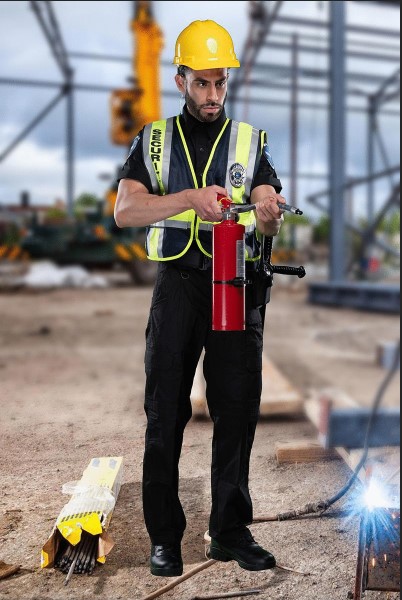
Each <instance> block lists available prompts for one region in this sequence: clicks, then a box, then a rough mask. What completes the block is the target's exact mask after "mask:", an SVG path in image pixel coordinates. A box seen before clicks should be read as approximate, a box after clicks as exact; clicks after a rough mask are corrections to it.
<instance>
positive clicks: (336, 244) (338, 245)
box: [329, 0, 346, 282]
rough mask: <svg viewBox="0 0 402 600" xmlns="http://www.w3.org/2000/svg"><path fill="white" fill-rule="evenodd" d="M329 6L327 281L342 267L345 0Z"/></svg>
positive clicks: (341, 274) (340, 273) (340, 274)
mask: <svg viewBox="0 0 402 600" xmlns="http://www.w3.org/2000/svg"><path fill="white" fill-rule="evenodd" d="M330 9H331V35H330V44H331V67H330V72H331V77H330V87H331V92H330V123H329V181H330V185H329V187H330V196H329V198H330V217H331V241H330V244H331V252H330V281H332V282H335V281H342V280H343V279H344V278H345V274H346V273H345V267H346V246H345V241H346V236H345V199H344V189H345V183H346V173H345V167H346V164H345V147H346V106H345V3H344V2H343V0H333V1H332V2H331V5H330Z"/></svg>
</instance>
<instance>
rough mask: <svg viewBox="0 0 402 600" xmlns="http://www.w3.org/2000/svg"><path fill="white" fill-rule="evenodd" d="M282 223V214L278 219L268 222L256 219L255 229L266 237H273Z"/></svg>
mask: <svg viewBox="0 0 402 600" xmlns="http://www.w3.org/2000/svg"><path fill="white" fill-rule="evenodd" d="M282 223H283V215H282V216H281V218H280V219H274V220H272V221H268V222H266V221H261V219H257V229H258V231H259V232H260V233H261V234H262V235H266V236H267V237H274V236H275V235H278V233H279V232H280V230H281V226H282Z"/></svg>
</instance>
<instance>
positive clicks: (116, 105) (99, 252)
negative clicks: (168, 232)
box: [21, 1, 163, 285]
mask: <svg viewBox="0 0 402 600" xmlns="http://www.w3.org/2000/svg"><path fill="white" fill-rule="evenodd" d="M133 11H134V14H133V19H132V21H131V31H132V33H133V38H134V49H133V50H134V51H133V62H132V70H133V77H131V78H130V81H131V83H132V87H130V88H127V89H116V90H114V91H113V92H112V95H111V101H110V109H111V128H110V138H111V141H112V143H114V144H117V145H122V146H125V147H126V149H129V148H130V146H131V144H132V141H133V140H134V138H135V137H136V135H137V134H138V132H139V131H140V130H141V129H142V128H143V127H144V125H146V124H147V123H149V122H151V121H155V120H158V119H160V118H161V114H160V113H161V93H160V81H159V61H160V53H161V50H162V47H163V36H162V32H161V30H160V28H159V26H158V25H157V23H156V22H155V20H154V18H153V13H152V7H151V2H149V1H137V2H133ZM118 171H119V168H117V172H118ZM116 197H117V183H116V178H114V180H113V183H112V185H111V186H110V187H109V189H107V191H106V193H105V198H104V199H103V200H101V201H99V204H98V207H97V208H93V207H92V208H91V209H88V210H87V211H84V212H83V213H81V214H80V218H79V219H77V218H64V219H61V220H59V221H57V220H56V221H53V222H45V223H43V224H39V223H37V222H35V220H33V221H32V223H31V224H30V226H29V228H28V232H27V235H26V236H25V237H24V238H23V240H22V241H21V247H22V248H23V250H24V251H26V252H27V253H28V254H29V256H30V257H31V258H32V259H49V258H50V259H51V260H53V261H54V262H55V263H57V264H60V265H67V264H80V265H82V266H85V267H87V268H96V267H98V268H108V267H113V266H114V265H116V264H120V265H122V266H123V267H124V268H125V269H126V270H128V271H129V273H130V275H131V276H132V279H133V281H134V282H135V283H136V284H145V285H146V284H150V283H153V281H154V280H155V277H156V272H157V264H156V263H155V262H153V261H149V260H148V259H147V256H146V252H145V234H146V230H145V228H124V229H119V228H118V227H117V226H116V223H115V220H114V207H115V203H116Z"/></svg>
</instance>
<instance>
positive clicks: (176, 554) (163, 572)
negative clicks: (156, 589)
mask: <svg viewBox="0 0 402 600" xmlns="http://www.w3.org/2000/svg"><path fill="white" fill-rule="evenodd" d="M151 573H152V575H155V577H180V575H183V560H182V557H181V549H180V544H162V545H160V546H157V545H156V546H152V548H151Z"/></svg>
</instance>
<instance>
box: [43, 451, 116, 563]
mask: <svg viewBox="0 0 402 600" xmlns="http://www.w3.org/2000/svg"><path fill="white" fill-rule="evenodd" d="M122 481H123V458H122V457H102V458H93V459H92V460H91V462H90V463H89V465H88V467H87V468H86V469H85V471H84V473H83V475H82V478H81V479H80V481H74V482H70V483H67V484H65V485H64V486H63V493H65V494H69V495H71V499H70V501H69V502H68V503H67V504H66V505H65V506H64V507H63V508H62V510H61V512H60V515H59V516H58V518H57V521H56V524H55V526H54V528H53V530H52V533H51V535H50V537H49V539H48V540H47V542H46V543H45V545H44V546H43V548H42V553H41V567H42V569H45V568H51V567H53V566H54V563H55V559H56V556H57V552H58V549H59V547H60V543H61V541H62V539H63V538H64V539H65V540H67V542H68V543H69V544H71V545H72V546H76V545H77V544H79V543H80V541H81V535H82V532H83V531H86V532H87V533H89V534H91V535H93V536H99V539H98V553H97V554H98V556H97V560H98V562H99V563H104V562H105V561H106V556H107V555H108V554H109V552H110V551H111V549H112V548H113V546H114V541H113V540H112V538H111V537H110V536H109V535H108V533H107V530H108V528H109V525H110V521H111V519H112V515H113V511H114V507H115V504H116V500H117V497H118V495H119V492H120V488H121V485H122Z"/></svg>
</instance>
